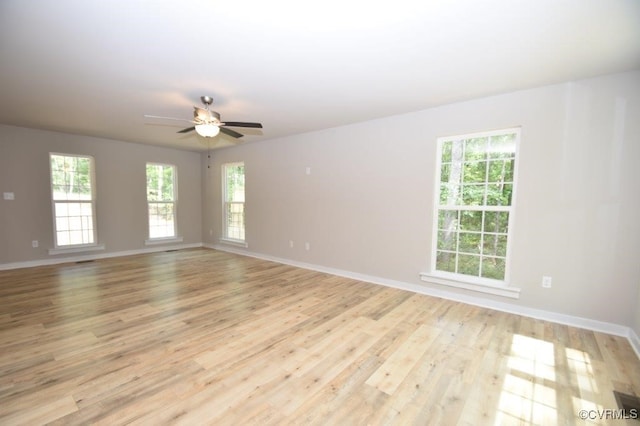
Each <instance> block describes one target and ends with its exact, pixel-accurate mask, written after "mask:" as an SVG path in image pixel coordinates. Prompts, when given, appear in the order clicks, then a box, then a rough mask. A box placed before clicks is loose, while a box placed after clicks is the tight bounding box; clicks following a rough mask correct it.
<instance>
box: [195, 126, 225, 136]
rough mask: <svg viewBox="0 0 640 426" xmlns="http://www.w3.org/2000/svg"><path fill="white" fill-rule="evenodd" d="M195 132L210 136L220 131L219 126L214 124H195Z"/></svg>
mask: <svg viewBox="0 0 640 426" xmlns="http://www.w3.org/2000/svg"><path fill="white" fill-rule="evenodd" d="M195 127H196V132H198V134H199V135H200V136H203V137H205V138H212V137H214V136H216V135H217V134H218V133H220V127H218V126H216V125H215V124H196V126H195Z"/></svg>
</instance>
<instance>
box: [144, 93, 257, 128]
mask: <svg viewBox="0 0 640 426" xmlns="http://www.w3.org/2000/svg"><path fill="white" fill-rule="evenodd" d="M200 100H201V101H202V103H203V104H204V108H200V107H197V106H194V107H193V120H186V119H183V118H173V117H161V116H158V115H145V117H146V118H161V119H166V120H178V121H186V122H189V123H193V124H194V125H193V126H191V127H187V128H186V129H182V130H180V131H178V133H189V132H192V131H194V130H195V131H196V133H198V134H199V135H200V136H203V137H206V138H212V137H214V136H217V135H218V133H220V132H222V133H224V134H225V135H229V136H231V137H234V138H241V137H242V136H244V135H243V134H242V133H238V132H236V131H235V130H231V129H227V126H231V127H252V128H257V129H261V128H262V124H260V123H246V122H243V121H221V120H220V114H219V113H217V112H216V111H213V110H211V109H209V107H210V106H211V104H212V103H213V98H212V97H211V96H200Z"/></svg>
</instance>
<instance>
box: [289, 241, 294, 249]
mask: <svg viewBox="0 0 640 426" xmlns="http://www.w3.org/2000/svg"><path fill="white" fill-rule="evenodd" d="M289 247H291V248H293V240H289Z"/></svg>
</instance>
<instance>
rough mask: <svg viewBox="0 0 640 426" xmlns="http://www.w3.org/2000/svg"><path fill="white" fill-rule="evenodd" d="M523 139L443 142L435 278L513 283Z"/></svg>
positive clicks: (515, 135)
mask: <svg viewBox="0 0 640 426" xmlns="http://www.w3.org/2000/svg"><path fill="white" fill-rule="evenodd" d="M519 139H520V129H517V128H514V129H505V130H499V131H494V132H486V133H480V134H472V135H462V136H455V137H445V138H439V139H438V157H437V158H438V164H437V179H436V185H437V188H436V196H437V198H436V201H435V205H436V208H435V215H434V225H433V226H434V232H433V247H432V253H433V255H432V260H431V271H432V274H433V275H436V276H441V277H443V278H449V279H452V280H456V281H466V282H471V283H477V284H488V285H492V286H495V285H501V286H504V285H506V284H507V282H508V279H509V241H510V240H511V233H512V231H513V229H512V228H513V227H512V226H511V225H512V219H513V208H514V195H515V183H516V157H517V156H516V152H517V147H518V145H519Z"/></svg>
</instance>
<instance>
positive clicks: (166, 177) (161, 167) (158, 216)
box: [147, 163, 177, 239]
mask: <svg viewBox="0 0 640 426" xmlns="http://www.w3.org/2000/svg"><path fill="white" fill-rule="evenodd" d="M176 198H177V197H176V168H175V166H172V165H169V164H154V163H147V204H148V211H149V238H150V239H154V238H171V237H175V236H176V220H175V216H176Z"/></svg>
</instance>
